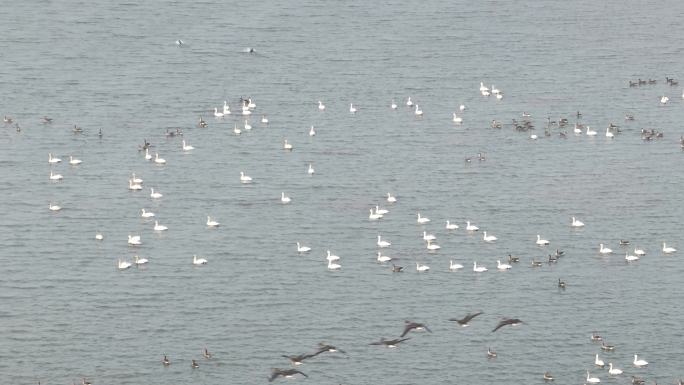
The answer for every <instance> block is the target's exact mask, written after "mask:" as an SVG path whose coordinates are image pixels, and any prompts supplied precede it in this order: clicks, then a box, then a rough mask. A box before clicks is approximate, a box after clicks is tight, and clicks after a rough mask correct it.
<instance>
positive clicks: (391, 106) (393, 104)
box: [390, 99, 397, 110]
mask: <svg viewBox="0 0 684 385" xmlns="http://www.w3.org/2000/svg"><path fill="white" fill-rule="evenodd" d="M390 108H391V109H393V110H396V109H397V103H395V102H394V99H392V104H390Z"/></svg>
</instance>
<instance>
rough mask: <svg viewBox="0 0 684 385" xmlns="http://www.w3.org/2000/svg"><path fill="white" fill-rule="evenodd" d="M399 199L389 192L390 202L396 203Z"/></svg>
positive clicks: (388, 200) (388, 199) (388, 198)
mask: <svg viewBox="0 0 684 385" xmlns="http://www.w3.org/2000/svg"><path fill="white" fill-rule="evenodd" d="M396 201H397V198H396V197H394V196H392V194H390V193H387V202H389V203H395V202H396Z"/></svg>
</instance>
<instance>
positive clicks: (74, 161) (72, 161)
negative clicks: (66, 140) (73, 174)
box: [69, 155, 83, 166]
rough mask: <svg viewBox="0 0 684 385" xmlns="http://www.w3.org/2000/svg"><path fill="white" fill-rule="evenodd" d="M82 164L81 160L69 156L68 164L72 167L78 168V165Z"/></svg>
mask: <svg viewBox="0 0 684 385" xmlns="http://www.w3.org/2000/svg"><path fill="white" fill-rule="evenodd" d="M81 163H83V161H82V160H80V159H76V158H74V157H73V156H72V155H69V164H70V165H72V166H78V165H79V164H81Z"/></svg>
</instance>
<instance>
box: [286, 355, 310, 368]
mask: <svg viewBox="0 0 684 385" xmlns="http://www.w3.org/2000/svg"><path fill="white" fill-rule="evenodd" d="M315 355H316V354H298V355H296V356H288V355H282V356H281V357H285V358H287V359H288V360H290V363H291V364H292V365H294V366H299V365H301V364H303V363H304V360H306V359H307V358H311V357H314V356H315Z"/></svg>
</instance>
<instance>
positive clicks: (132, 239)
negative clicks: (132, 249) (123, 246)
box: [128, 235, 142, 245]
mask: <svg viewBox="0 0 684 385" xmlns="http://www.w3.org/2000/svg"><path fill="white" fill-rule="evenodd" d="M128 244H129V245H140V244H142V241H141V240H140V235H129V236H128Z"/></svg>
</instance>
